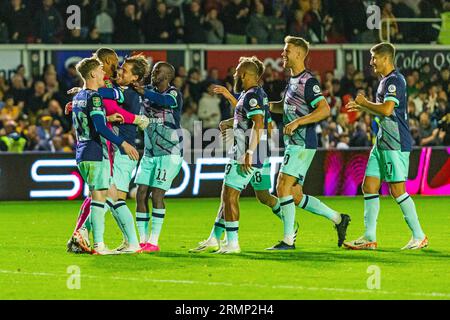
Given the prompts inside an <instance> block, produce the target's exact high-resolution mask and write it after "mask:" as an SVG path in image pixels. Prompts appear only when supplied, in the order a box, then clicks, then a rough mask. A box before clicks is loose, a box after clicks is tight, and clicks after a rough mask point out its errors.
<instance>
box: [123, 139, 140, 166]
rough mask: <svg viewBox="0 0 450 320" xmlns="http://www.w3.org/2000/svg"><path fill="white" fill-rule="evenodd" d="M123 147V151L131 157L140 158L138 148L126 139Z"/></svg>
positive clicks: (132, 158) (133, 158)
mask: <svg viewBox="0 0 450 320" xmlns="http://www.w3.org/2000/svg"><path fill="white" fill-rule="evenodd" d="M121 147H122V148H123V151H125V153H126V154H127V155H128V157H130V159H131V160H136V161H137V160H139V152H138V151H137V150H136V148H135V147H133V146H132V145H131V144H129V143H128V142H126V141H124V142H123V143H122V145H121Z"/></svg>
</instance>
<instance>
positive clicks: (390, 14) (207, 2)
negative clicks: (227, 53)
mask: <svg viewBox="0 0 450 320" xmlns="http://www.w3.org/2000/svg"><path fill="white" fill-rule="evenodd" d="M369 4H376V5H378V6H379V7H380V9H381V17H382V18H390V19H392V20H391V22H390V29H391V35H392V38H391V39H392V40H393V42H396V43H401V42H407V43H416V42H420V43H430V42H433V41H436V40H437V38H438V36H439V30H438V29H436V28H435V27H433V26H432V25H431V24H421V23H418V24H414V23H408V24H404V23H400V22H397V21H396V18H417V17H418V18H440V17H441V13H442V12H445V11H450V2H448V1H445V0H364V1H363V0H166V1H164V0H70V1H69V0H42V1H40V0H39V1H38V0H0V43H64V44H81V43H89V44H98V43H208V44H222V43H226V44H245V43H251V44H268V43H276V44H279V43H282V40H283V38H284V36H285V35H286V34H290V35H294V36H300V37H303V38H305V39H307V40H308V41H309V42H310V43H345V42H350V43H363V42H364V43H374V42H377V41H378V30H376V29H374V30H370V29H368V28H367V21H366V20H367V14H366V8H367V5H369ZM70 5H78V6H79V7H80V9H81V28H80V29H73V30H69V29H68V28H67V27H66V19H68V17H69V14H68V13H67V12H66V11H67V8H68V7H69V6H70ZM382 33H383V35H384V37H385V36H386V25H383V28H382Z"/></svg>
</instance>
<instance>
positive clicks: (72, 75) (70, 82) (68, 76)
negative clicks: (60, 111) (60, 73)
mask: <svg viewBox="0 0 450 320" xmlns="http://www.w3.org/2000/svg"><path fill="white" fill-rule="evenodd" d="M75 65H76V63H71V64H69V65H68V66H67V69H66V73H65V74H64V77H63V79H64V80H63V81H64V87H65V88H67V89H71V88H74V87H82V86H83V81H82V79H81V78H80V75H79V74H78V72H77V70H76V69H75Z"/></svg>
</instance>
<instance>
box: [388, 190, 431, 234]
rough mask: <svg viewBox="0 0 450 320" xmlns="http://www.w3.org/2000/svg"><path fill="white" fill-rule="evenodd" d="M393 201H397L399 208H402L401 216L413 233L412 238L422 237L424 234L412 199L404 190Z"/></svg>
mask: <svg viewBox="0 0 450 320" xmlns="http://www.w3.org/2000/svg"><path fill="white" fill-rule="evenodd" d="M395 201H397V203H398V205H399V206H400V209H402V212H403V217H404V218H405V221H406V223H407V224H408V227H409V229H410V230H411V232H412V234H413V238H414V239H415V240H422V239H424V238H425V234H424V233H423V230H422V227H421V226H420V222H419V217H418V216H417V212H416V206H415V205H414V201H413V199H412V198H411V197H410V196H409V194H408V193H407V192H405V193H404V194H402V195H401V196H400V197H398V198H395Z"/></svg>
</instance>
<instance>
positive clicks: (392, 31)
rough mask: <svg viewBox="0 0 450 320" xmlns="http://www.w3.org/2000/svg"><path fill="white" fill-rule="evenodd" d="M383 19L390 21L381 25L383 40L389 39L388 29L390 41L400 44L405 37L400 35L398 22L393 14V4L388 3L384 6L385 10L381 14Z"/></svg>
mask: <svg viewBox="0 0 450 320" xmlns="http://www.w3.org/2000/svg"><path fill="white" fill-rule="evenodd" d="M381 19H389V23H388V22H385V23H383V24H382V25H381V35H382V39H388V29H389V39H388V40H389V41H391V42H394V41H395V42H399V41H402V40H403V35H402V34H401V33H400V30H399V28H398V24H397V20H396V19H395V16H394V14H393V12H392V3H391V2H389V1H386V2H385V3H384V4H383V9H382V12H381Z"/></svg>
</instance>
